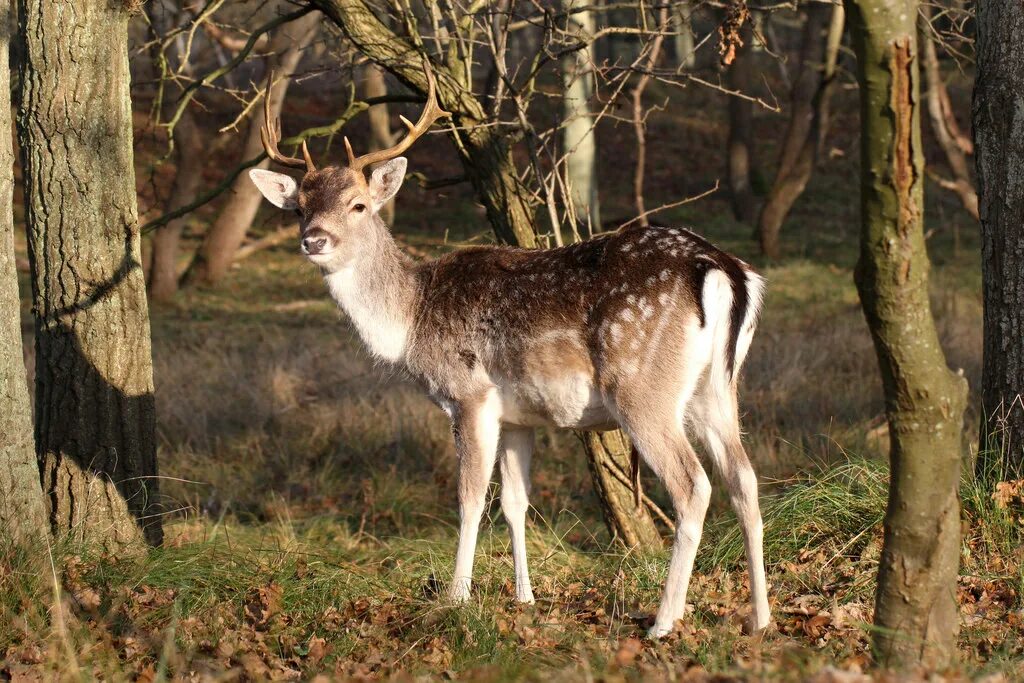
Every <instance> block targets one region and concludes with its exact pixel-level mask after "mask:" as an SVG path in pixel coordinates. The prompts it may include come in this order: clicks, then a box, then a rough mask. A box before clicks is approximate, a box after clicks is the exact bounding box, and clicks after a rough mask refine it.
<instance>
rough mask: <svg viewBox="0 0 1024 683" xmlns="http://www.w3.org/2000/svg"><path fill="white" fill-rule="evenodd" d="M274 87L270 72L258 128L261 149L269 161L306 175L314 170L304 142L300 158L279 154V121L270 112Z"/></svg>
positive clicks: (272, 75)
mask: <svg viewBox="0 0 1024 683" xmlns="http://www.w3.org/2000/svg"><path fill="white" fill-rule="evenodd" d="M273 86H274V72H273V71H271V72H270V74H269V76H268V78H267V87H266V88H265V89H264V91H263V125H262V126H260V140H261V141H262V142H263V149H264V150H265V151H266V153H267V156H268V157H269V158H270V160H271V161H274V162H277V163H278V164H281V165H282V166H288V167H290V168H304V169H306V173H312V172H313V171H315V170H316V165H315V164H313V157H312V156H310V154H309V147H307V146H306V141H305V140H303V141H302V158H301V159H299V158H298V157H289V156H285V155H284V154H281V150H279V149H278V148H277V143H278V142H280V141H281V119H280V117H276V116H275V117H272V116H271V112H270V91H271V89H272V88H273Z"/></svg>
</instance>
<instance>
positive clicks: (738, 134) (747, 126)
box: [726, 20, 755, 223]
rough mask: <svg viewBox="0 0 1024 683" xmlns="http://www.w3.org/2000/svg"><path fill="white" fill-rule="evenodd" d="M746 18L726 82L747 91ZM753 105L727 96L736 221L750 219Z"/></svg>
mask: <svg viewBox="0 0 1024 683" xmlns="http://www.w3.org/2000/svg"><path fill="white" fill-rule="evenodd" d="M750 23H751V22H750V20H748V21H746V22H745V23H744V24H743V26H742V28H741V29H740V39H741V40H742V42H743V44H742V45H738V46H737V47H736V57H735V59H734V60H733V62H732V64H731V65H730V66H729V75H728V83H729V88H730V89H731V90H734V91H737V92H740V93H743V94H749V93H750V92H751V86H752V84H753V80H754V79H753V54H752V52H753V50H752V47H753V42H754V35H753V31H752V30H751V26H750ZM753 125H754V105H753V103H752V102H751V101H750V100H748V99H746V98H743V97H735V96H731V97H729V141H728V152H727V166H728V168H727V171H726V175H727V177H728V179H729V192H730V197H731V200H732V212H733V215H734V216H736V220H740V221H744V222H746V223H753V222H754V210H755V201H754V188H753V184H752V182H751V168H752V166H753V156H754V143H753Z"/></svg>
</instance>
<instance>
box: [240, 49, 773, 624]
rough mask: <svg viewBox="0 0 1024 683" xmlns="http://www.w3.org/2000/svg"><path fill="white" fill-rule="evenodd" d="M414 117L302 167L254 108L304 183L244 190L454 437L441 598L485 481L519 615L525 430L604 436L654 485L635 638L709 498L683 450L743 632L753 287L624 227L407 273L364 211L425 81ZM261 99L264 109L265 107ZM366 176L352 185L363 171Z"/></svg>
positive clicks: (454, 593)
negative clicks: (281, 213)
mask: <svg viewBox="0 0 1024 683" xmlns="http://www.w3.org/2000/svg"><path fill="white" fill-rule="evenodd" d="M425 72H426V77H427V97H426V104H425V106H424V109H423V111H422V113H421V115H420V118H419V120H418V121H417V122H416V123H415V124H414V123H412V122H410V121H409V120H408V119H406V118H405V117H402V122H403V124H404V125H405V126H406V127H407V128H408V132H407V134H406V135H405V137H403V138H402V139H401V140H400V141H399V142H398V143H396V144H395V145H394V146H393V147H390V148H388V149H383V150H378V151H374V152H371V153H368V154H364V155H361V156H358V157H356V156H355V155H354V154H353V152H352V145H351V144H350V143H349V140H348V138H347V137H346V138H344V146H345V150H346V153H347V156H348V163H347V164H346V165H339V166H327V167H325V168H322V169H317V168H316V166H315V165H314V163H313V160H312V158H311V156H310V153H309V150H308V148H307V145H306V143H305V142H303V143H302V158H298V157H288V156H285V155H284V154H282V153H281V152H280V150H279V149H278V143H279V142H280V140H281V123H280V120H276V121H275V122H273V123H271V118H270V112H269V109H267V110H266V121H265V122H264V124H263V128H262V130H261V133H262V141H263V146H264V149H265V151H266V154H267V157H268V158H269V159H270V160H272V161H273V162H275V163H276V164H278V165H280V166H283V167H286V168H294V169H299V170H301V171H302V177H301V179H298V180H297V179H295V178H293V177H292V176H290V175H288V174H285V173H279V172H276V171H271V170H265V169H252V170H250V171H249V175H250V177H251V179H252V181H253V182H254V183H255V185H256V186H257V187H258V188H259V190H260V192H261V193H262V195H263V196H264V197H265V198H266V199H267V200H268V201H269V202H270V203H271V204H273V205H274V206H276V207H278V208H280V209H284V210H288V211H295V212H297V213H298V215H299V217H300V238H299V240H300V244H299V249H300V251H301V253H302V254H303V255H304V256H305V257H306V259H308V261H310V262H311V263H313V264H314V265H316V266H318V267H319V269H320V271H321V273H322V275H323V279H324V282H325V283H326V285H327V289H328V291H329V292H330V295H331V297H332V298H333V299H334V300H335V301H336V302H337V304H338V305H339V306H340V308H341V309H342V310H343V311H344V312H345V314H346V315H347V316H348V318H349V319H350V320H351V322H352V324H353V326H354V327H355V330H356V331H357V333H358V336H359V337H360V338H361V340H362V342H363V344H364V345H365V347H366V348H367V350H368V351H369V353H370V354H371V355H372V356H373V358H374V359H375V360H376V361H377V362H379V363H382V364H384V365H385V366H390V367H395V368H398V369H401V370H404V371H405V372H406V373H407V375H408V376H409V377H411V378H412V379H413V380H415V381H416V383H418V384H419V385H420V386H421V387H422V388H423V389H424V390H425V391H426V393H427V395H428V396H429V397H430V399H431V400H432V401H433V403H435V404H436V405H437V406H439V407H440V408H441V409H442V410H443V411H444V412H445V413H446V414H447V416H448V418H449V420H450V422H451V430H452V434H453V437H454V442H455V450H456V453H457V456H458V476H457V495H458V511H459V520H460V521H459V529H458V546H457V549H456V552H455V565H454V571H453V574H452V581H451V584H450V587H449V589H448V593H447V595H448V598H449V599H450V600H452V601H453V602H455V603H461V602H465V601H466V600H468V599H469V597H470V586H471V583H472V574H473V562H474V554H475V551H476V544H477V535H478V531H479V527H480V522H481V518H482V516H483V513H484V507H485V504H486V502H487V500H486V499H487V492H488V488H489V485H490V481H491V478H492V475H493V471H494V468H495V465H497V466H498V469H499V470H500V479H501V489H500V501H501V510H502V513H503V516H504V517H505V520H506V522H507V526H508V530H509V537H510V546H511V552H512V560H513V570H514V573H515V592H516V599H517V600H518V601H519V602H522V603H533V602H534V594H533V589H532V587H531V583H530V574H529V570H528V567H527V552H526V515H527V511H528V507H529V494H530V480H529V471H530V461H531V458H532V454H533V445H534V432H535V430H536V429H538V428H542V427H544V428H558V429H576V430H611V429H616V428H621V429H623V430H624V431H625V433H626V434H627V435H628V436H629V438H630V439H631V440H632V443H633V444H634V447H635V449H636V450H637V451H638V452H639V457H640V458H641V459H642V460H643V462H645V463H646V464H647V466H648V467H650V469H651V470H653V472H654V473H655V474H656V475H657V477H658V478H659V479H660V481H661V482H662V484H663V485H664V486H665V488H666V490H667V491H668V494H669V496H670V498H671V501H672V505H673V508H674V512H675V521H676V529H675V537H674V542H673V546H672V551H671V558H670V561H669V567H668V576H667V579H666V582H665V585H664V588H663V592H662V597H661V602H660V604H659V606H658V611H657V614H656V617H655V620H654V624H653V626H651V627H650V629H649V631H648V636H649V637H650V638H652V639H658V638H661V637H663V636H665V635H666V634H668V633H670V632H671V631H672V630H673V627H674V624H675V622H676V620H678V619H682V618H683V617H684V612H685V609H686V594H687V590H688V586H689V583H690V576H691V573H692V571H693V564H694V560H695V557H696V553H697V546H698V544H699V542H700V538H701V533H702V527H703V524H704V518H705V515H706V513H707V510H708V506H709V503H710V498H711V481H710V479H709V477H708V475H707V473H706V472H705V470H704V467H703V466H702V464H701V460H700V459H699V458H698V455H697V453H696V452H695V450H694V448H693V446H692V445H691V442H690V438H689V437H690V435H693V436H695V437H696V438H697V439H698V440H699V441H701V442H702V443H703V445H704V447H705V449H706V451H707V453H708V455H709V458H710V460H711V461H712V462H713V465H714V467H715V468H716V469H717V470H718V472H719V474H720V475H721V479H722V480H723V481H724V483H725V485H726V486H727V489H728V493H729V498H730V501H731V504H732V507H733V508H734V509H735V511H736V515H737V517H738V518H739V523H740V525H741V529H742V533H743V538H744V545H745V551H746V559H747V563H748V575H749V583H750V593H751V606H752V613H751V615H750V622H749V624H748V626H749V628H750V629H752V630H753V631H759V630H761V629H763V628H764V627H765V626H766V625H767V624H768V621H769V606H768V596H767V588H766V583H765V570H764V558H763V525H762V520H761V514H760V509H759V503H758V484H757V477H756V475H755V473H754V469H753V467H752V466H751V463H750V460H749V458H748V456H747V453H746V451H745V450H744V447H743V443H742V440H741V430H740V423H739V407H738V390H737V386H738V377H739V372H740V368H741V366H742V364H743V361H744V359H745V357H746V355H747V352H748V350H749V348H750V344H751V341H752V339H753V335H754V332H755V328H756V326H757V321H758V317H759V313H760V308H761V302H762V298H763V292H764V288H765V284H764V280H763V278H762V277H761V276H759V275H758V274H757V273H755V272H754V270H753V269H752V268H751V267H750V266H749V265H747V264H746V263H744V262H743V261H742V260H740V259H739V258H737V257H735V256H732V255H730V254H728V253H726V252H724V251H722V250H720V249H718V248H717V247H715V246H714V245H712V244H711V243H710V242H708V241H707V240H705V239H704V238H702V237H701V236H699V235H697V234H696V233H694V232H692V231H690V230H687V229H682V228H662V227H641V226H634V227H625V228H622V229H619V230H618V231H616V232H610V233H603V234H599V235H597V236H595V237H593V238H591V239H589V240H586V241H583V242H578V243H575V244H572V245H568V246H563V247H558V248H552V249H522V248H515V247H511V246H499V245H495V246H473V247H467V248H461V249H458V250H456V251H454V252H451V253H448V254H445V255H443V256H441V257H440V258H436V259H433V260H426V261H413V260H412V259H411V258H409V257H408V256H407V255H406V254H405V253H404V252H403V251H402V249H401V248H400V247H399V246H398V245H397V243H396V241H395V239H394V237H393V236H392V234H391V231H390V229H389V227H388V226H387V225H385V224H384V221H383V220H382V219H381V217H380V216H379V214H378V212H379V211H380V209H381V207H383V206H384V205H385V204H386V203H387V202H388V201H389V200H391V199H392V198H393V197H394V196H395V195H396V194H397V193H398V190H399V188H400V187H401V185H402V181H403V180H404V178H405V172H406V167H407V160H406V158H405V157H403V156H401V155H402V154H403V153H404V152H405V151H406V150H407V149H409V147H410V146H411V145H412V144H413V143H414V142H415V141H416V140H417V139H418V138H419V137H421V136H422V135H423V134H424V133H426V132H427V131H428V130H429V129H430V127H431V126H432V125H433V124H434V123H435V122H437V121H439V120H440V119H443V118H446V117H449V116H450V114H449V113H448V112H446V111H444V110H443V109H442V108H441V106H440V104H439V102H438V99H437V92H436V82H435V78H434V75H433V72H432V70H431V69H430V67H429V64H427V65H426V67H425ZM265 101H266V102H269V93H267V97H266V100H265ZM371 166H372V167H373V168H372V171H371V172H370V175H369V179H367V177H366V174H365V170H366V169H367V168H369V167H371Z"/></svg>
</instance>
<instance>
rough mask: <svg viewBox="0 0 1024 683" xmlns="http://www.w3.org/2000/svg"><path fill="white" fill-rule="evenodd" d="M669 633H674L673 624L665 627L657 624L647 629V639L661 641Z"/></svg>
mask: <svg viewBox="0 0 1024 683" xmlns="http://www.w3.org/2000/svg"><path fill="white" fill-rule="evenodd" d="M669 633H672V624H668V625H665V624H658V623H655V624H654V626H652V627H650V628H649V629H647V637H648V639H650V640H661V639H662V638H664V637H665V636H667V635H668V634H669Z"/></svg>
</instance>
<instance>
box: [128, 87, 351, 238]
mask: <svg viewBox="0 0 1024 683" xmlns="http://www.w3.org/2000/svg"><path fill="white" fill-rule="evenodd" d="M367 106H368V105H367V104H366V103H365V102H352V103H351V104H349V106H348V109H346V110H345V113H343V114H342V115H341V117H340V118H338V119H337V120H336V121H335V122H334V123H331V124H328V125H326V126H318V127H315V128H307V129H306V130H304V131H302V132H301V133H299V134H298V135H296V136H294V137H290V138H287V139H285V140H282V141H281V143H280V144H282V145H297V144H299V143H300V142H302V141H303V140H310V139H312V138H322V137H328V136H331V135H334V134H335V133H337V132H338V131H339V130H340V129H341V127H342V126H344V125H345V124H346V123H348V122H349V121H350V120H351V119H352V118H353V117H355V116H356V115H357V114H359V112H361V111H363V110H365V109H366V108H367ZM266 158H267V153H266V152H260V153H259V154H257V155H256V156H255V157H253V158H252V159H249V160H248V161H243V162H242V163H240V164H239V165H238V166H236V167H235V168H234V169H232V171H231V172H230V173H228V174H227V175H226V176H225V177H224V178H223V179H222V180H221V181H220V183H218V184H217V185H216V186H215V187H214V188H213V189H211V190H209V191H208V192H205V193H203V194H202V195H200V196H199V197H197V198H196V199H195V201H193V202H191V203H190V204H186V205H185V206H182V207H180V208H177V209H175V210H174V211H168V212H167V213H165V214H164V215H162V216H160V217H158V218H154V219H153V220H151V221H149V222H148V223H145V224H144V225H143V226H142V227H141V228H139V230H140V231H141V232H142V233H143V234H145V233H148V232H151V231H153V230H155V229H157V228H159V227H162V226H164V225H167V223H169V222H171V221H173V220H174V219H175V218H179V217H181V216H184V215H185V214H187V213H190V212H192V211H195V210H196V209H198V208H199V207H201V206H203V205H205V204H207V203H209V202H210V201H212V200H214V199H216V198H217V197H218V196H220V195H221V193H223V192H224V191H226V190H227V189H228V188H229V187H231V184H232V183H233V182H235V178H237V177H238V176H239V175H240V174H241V173H242V171H244V170H246V169H248V168H252V167H253V166H255V165H257V164H259V163H260V162H261V161H263V160H264V159H266Z"/></svg>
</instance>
